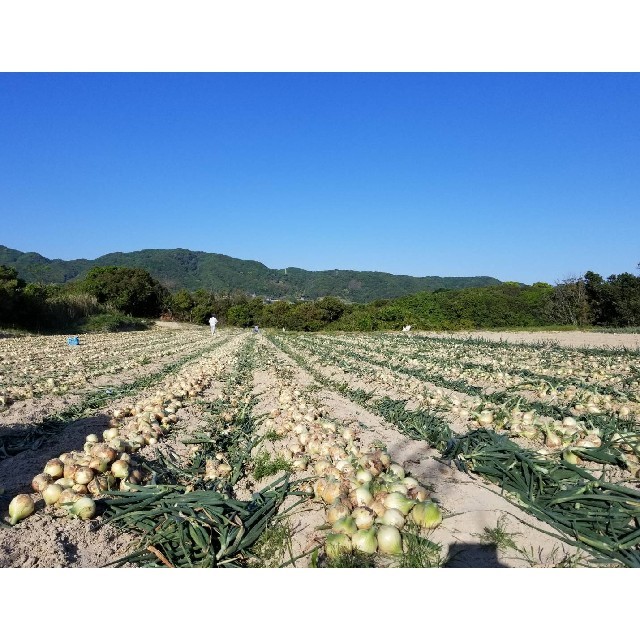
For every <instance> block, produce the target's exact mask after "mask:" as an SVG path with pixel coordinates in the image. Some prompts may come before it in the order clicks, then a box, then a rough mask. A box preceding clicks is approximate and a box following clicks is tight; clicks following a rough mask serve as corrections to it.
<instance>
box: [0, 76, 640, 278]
mask: <svg viewBox="0 0 640 640" xmlns="http://www.w3.org/2000/svg"><path fill="white" fill-rule="evenodd" d="M0 217H1V218H2V220H3V224H2V233H1V234H0V244H4V245H6V246H9V247H11V248H14V249H19V250H21V251H36V252H38V253H41V254H42V255H44V256H46V257H48V258H65V259H70V258H81V257H82V258H95V257H98V256H99V255H102V254H105V253H109V252H114V251H134V250H138V249H148V248H177V247H181V248H187V249H193V250H200V251H210V252H216V253H224V254H227V255H230V256H233V257H237V258H245V259H255V260H258V261H260V262H263V263H264V264H266V265H267V266H269V267H273V268H284V267H287V266H297V267H301V268H305V269H312V270H317V269H336V268H337V269H359V270H373V271H387V272H390V273H397V274H409V275H441V276H447V275H450V276H471V275H491V276H495V277H497V278H500V279H501V280H517V281H520V282H526V283H532V282H535V281H539V280H542V281H547V282H554V281H555V280H558V279H561V278H564V277H567V276H569V275H579V274H581V273H584V271H586V270H589V269H591V270H593V271H596V272H598V273H601V274H602V275H604V276H608V275H610V274H612V273H621V272H623V271H629V272H632V273H638V272H637V271H636V265H637V263H638V262H640V76H639V75H638V74H561V73H552V74H528V73H520V74H499V73H475V74H461V73H455V74H448V73H422V74H412V73H396V74H384V73H375V74H349V73H334V74H312V73H307V74H297V73H283V74H278V73H265V74H250V73H247V74H234V73H226V74H225V73H211V74H164V73H158V74H133V73H131V74H98V73H92V74H79V73H67V74H22V73H4V74H0Z"/></svg>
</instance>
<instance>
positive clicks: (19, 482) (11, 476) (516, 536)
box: [0, 333, 615, 568]
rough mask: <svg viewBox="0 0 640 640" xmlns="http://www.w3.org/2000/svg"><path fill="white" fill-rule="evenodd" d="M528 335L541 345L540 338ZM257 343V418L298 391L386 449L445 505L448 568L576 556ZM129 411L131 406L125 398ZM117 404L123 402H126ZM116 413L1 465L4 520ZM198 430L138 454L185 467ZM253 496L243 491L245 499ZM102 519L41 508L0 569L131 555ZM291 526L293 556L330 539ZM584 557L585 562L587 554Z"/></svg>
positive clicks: (317, 511)
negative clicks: (18, 498) (36, 480)
mask: <svg viewBox="0 0 640 640" xmlns="http://www.w3.org/2000/svg"><path fill="white" fill-rule="evenodd" d="M530 335H532V336H534V337H536V339H540V338H539V335H540V334H530ZM590 335H592V334H590ZM599 335H600V334H599ZM249 337H251V339H254V337H252V336H250V334H246V333H243V334H238V336H237V338H235V339H234V340H232V341H231V342H230V343H227V344H226V345H224V346H223V347H221V349H220V351H216V352H215V354H214V356H213V357H216V358H217V359H218V360H219V361H220V362H223V363H224V366H225V367H228V368H229V369H226V368H225V371H226V370H230V367H231V366H232V363H233V361H234V360H233V358H234V356H235V354H237V350H238V347H239V346H240V344H241V342H243V341H244V340H245V339H247V338H249ZM606 337H611V336H606ZM614 337H615V336H614ZM255 339H256V340H257V346H258V349H259V352H260V354H261V357H260V359H259V361H260V362H261V364H260V365H259V366H258V367H257V369H256V370H255V372H254V380H253V388H254V392H255V393H257V394H259V404H258V406H257V407H256V408H255V410H254V413H255V415H256V416H258V415H264V414H268V413H270V412H274V411H276V410H277V407H278V403H277V399H278V393H279V391H280V390H281V389H282V387H283V385H289V386H297V387H299V388H301V389H303V390H304V396H305V401H306V402H308V403H309V404H310V405H311V406H313V407H314V408H315V410H317V411H320V412H322V414H323V415H324V416H325V417H327V418H328V419H330V420H332V421H334V422H335V423H336V424H338V425H344V426H346V425H349V426H352V427H353V428H354V430H356V431H357V434H358V440H359V442H360V444H361V446H362V447H372V446H373V443H374V442H378V441H381V442H383V443H384V444H385V445H386V447H387V449H388V451H389V453H390V455H391V456H392V457H393V459H394V460H396V461H397V462H399V463H400V464H402V465H403V466H404V467H405V468H406V469H407V470H408V471H409V472H410V473H411V475H413V476H415V477H416V479H418V480H419V482H420V483H421V484H423V485H424V486H426V487H428V488H429V490H430V491H432V493H433V497H434V499H436V500H437V501H439V503H440V505H441V508H442V510H443V512H444V514H445V520H444V522H443V523H442V525H441V526H440V527H438V528H437V529H436V530H435V531H434V532H433V533H432V536H431V539H432V540H433V541H434V542H436V543H438V544H440V545H441V556H442V558H443V561H444V562H445V566H447V567H495V568H497V567H529V566H556V565H557V564H558V563H559V562H561V561H562V559H563V558H567V557H570V556H572V555H573V554H575V553H576V549H575V548H574V547H571V546H569V545H565V544H563V543H561V542H560V541H559V540H558V539H557V538H556V537H554V535H553V529H552V528H551V527H548V526H547V525H545V524H543V523H541V522H539V521H537V520H536V519H535V518H533V517H532V516H528V515H527V514H526V513H525V512H523V511H522V510H520V509H519V508H518V507H516V506H515V505H513V504H511V503H510V502H508V501H507V500H506V499H505V498H504V497H502V496H500V495H499V494H498V492H497V490H496V487H495V486H493V485H490V484H487V483H484V482H483V481H481V480H480V479H479V478H477V477H475V476H468V475H466V474H464V473H462V472H461V471H459V470H457V469H456V468H455V467H454V466H450V465H446V464H443V463H442V462H441V461H440V460H439V454H438V453H437V451H435V450H433V449H431V448H430V447H429V445H428V444H427V443H425V442H423V441H413V440H410V439H409V438H406V437H405V436H403V435H401V434H400V433H399V432H398V431H397V430H396V429H395V428H393V427H392V425H389V424H387V423H386V422H385V421H384V420H382V419H381V418H380V417H378V416H376V415H374V414H372V413H370V412H368V411H366V410H365V409H363V408H362V407H361V406H359V405H357V404H355V403H353V402H351V401H350V400H348V399H347V398H346V397H344V396H342V395H340V394H338V393H335V392H333V391H331V390H328V389H322V388H321V387H319V386H318V384H317V381H315V380H314V378H313V377H312V376H311V375H310V374H308V373H307V372H306V371H304V370H303V369H302V368H300V367H299V366H298V365H297V364H295V363H294V362H293V361H291V360H290V359H289V358H288V357H287V356H286V355H285V354H283V353H282V352H279V351H278V350H276V349H275V348H274V347H273V346H272V345H271V344H270V343H269V342H268V341H267V340H266V339H265V338H264V336H257V337H255ZM273 358H277V360H278V361H279V363H280V364H281V365H282V367H280V366H279V367H277V368H274V367H273V363H272V361H273ZM270 363H271V364H270ZM327 373H328V371H327ZM222 384H223V381H217V382H215V383H212V384H211V386H210V387H209V388H208V389H207V390H205V392H204V394H203V397H204V398H205V399H206V398H212V397H216V395H217V394H218V393H219V390H220V387H221V385H222ZM149 392H150V391H149V390H147V391H146V392H145V395H147V396H148V394H149ZM401 395H402V394H401ZM129 402H131V399H127V403H129ZM120 404H125V402H123V401H121V403H120ZM114 406H115V404H114ZM113 408H114V407H113V406H107V407H104V408H103V410H101V411H99V412H97V413H96V415H94V416H91V417H88V418H85V419H83V420H79V421H76V422H75V423H70V424H69V425H67V426H66V427H65V429H64V431H63V432H61V433H59V434H58V435H57V436H56V437H55V438H52V439H51V440H49V441H47V442H46V444H45V445H44V446H42V447H41V448H40V449H37V450H35V451H25V452H22V453H20V454H18V455H16V456H13V457H11V458H7V459H5V460H2V461H0V486H3V487H4V488H5V494H4V496H1V497H0V513H1V514H2V516H3V517H4V516H5V515H6V513H7V506H8V503H9V501H10V499H11V498H12V497H13V495H15V494H16V493H18V492H29V491H30V489H29V483H30V480H31V478H32V477H33V476H34V475H35V474H36V473H39V472H40V471H41V469H42V467H43V466H44V463H45V462H46V461H47V460H48V459H50V458H52V457H54V456H57V455H59V454H60V453H61V452H63V451H69V450H72V449H78V448H80V447H81V446H82V442H83V441H84V438H85V437H86V435H87V434H88V433H98V434H99V433H101V431H102V430H103V429H104V428H105V426H106V424H107V422H108V420H109V416H110V413H109V410H110V409H113ZM280 419H281V420H285V419H287V418H286V417H284V416H277V417H276V418H275V420H276V421H277V420H280ZM202 428H203V421H202V417H201V415H200V414H199V411H198V409H197V407H195V406H186V407H185V408H183V409H181V410H180V412H179V423H178V425H177V428H176V430H175V432H174V433H173V434H172V435H171V437H169V438H167V439H164V440H161V442H160V443H158V444H157V445H153V446H149V447H145V448H143V449H142V450H141V451H140V453H141V454H142V455H144V456H145V457H148V458H149V459H152V458H153V457H155V455H156V452H157V451H162V452H164V453H171V454H172V455H174V456H176V457H178V458H181V459H185V460H186V459H188V457H189V455H190V451H189V449H188V447H186V446H185V445H182V444H181V443H180V441H179V440H180V437H181V436H183V435H185V434H186V433H189V432H191V431H198V430H202ZM291 441H292V440H291ZM288 442H289V441H288V440H284V441H281V442H280V441H279V442H274V443H268V444H266V445H265V446H270V447H272V451H274V452H275V451H277V449H278V448H280V447H282V446H285V445H286V444H287V443H288ZM265 443H266V441H265ZM312 473H313V471H312V470H308V471H307V472H302V473H299V474H297V476H296V478H298V479H301V480H302V479H304V478H308V477H309V476H310V475H311V474H312ZM264 483H265V484H267V483H268V481H267V480H265V482H264ZM251 488H252V487H247V489H248V490H249V489H251ZM256 488H259V486H256ZM36 497H37V496H36ZM99 520H100V519H99V518H98V519H97V520H96V521H91V522H81V521H77V520H70V519H69V518H68V517H59V514H57V513H56V512H55V510H53V509H52V508H46V509H45V508H43V505H42V501H41V500H40V502H39V504H38V508H37V512H36V513H35V514H34V515H33V516H31V517H29V518H27V519H26V520H24V521H23V522H21V523H19V524H18V525H16V526H15V527H12V528H0V567H101V566H104V565H105V564H107V563H108V562H110V561H113V560H114V559H116V558H118V557H123V556H124V555H126V552H127V551H128V550H129V548H130V545H131V544H132V543H133V542H134V541H133V539H132V538H130V537H129V536H124V535H121V534H120V533H118V532H117V531H116V530H113V529H110V528H108V527H103V528H100V527H99V526H98V525H99ZM289 522H290V525H291V527H292V531H293V538H292V543H293V549H292V551H293V555H294V557H295V556H297V555H300V554H303V553H305V552H308V550H309V549H311V548H313V547H314V546H316V545H318V544H319V543H320V542H321V541H322V539H323V538H324V532H322V531H319V527H322V525H323V524H324V522H325V520H324V507H323V506H322V505H321V504H319V503H317V502H308V503H306V504H304V505H302V506H300V507H299V508H297V509H296V510H295V512H293V514H292V515H291V516H290V518H289ZM499 523H500V524H501V526H502V527H503V529H504V530H506V531H507V532H508V533H509V534H510V537H511V539H512V540H513V541H514V543H515V546H516V547H517V548H508V549H496V547H495V546H493V545H491V544H490V543H489V542H488V541H487V540H486V539H485V537H484V536H485V534H486V530H487V529H493V528H495V527H496V526H497V525H498V524H499ZM581 555H582V557H583V558H586V557H587V556H586V554H581ZM296 566H297V567H305V566H309V558H308V557H305V558H303V559H302V560H299V561H297V562H296Z"/></svg>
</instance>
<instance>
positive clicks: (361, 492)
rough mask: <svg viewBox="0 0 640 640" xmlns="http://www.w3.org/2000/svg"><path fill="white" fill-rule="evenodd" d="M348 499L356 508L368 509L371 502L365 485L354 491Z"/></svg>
mask: <svg viewBox="0 0 640 640" xmlns="http://www.w3.org/2000/svg"><path fill="white" fill-rule="evenodd" d="M349 497H350V498H351V502H353V504H354V506H356V507H368V506H369V505H370V504H371V503H372V502H373V496H372V495H371V491H369V487H368V486H367V485H366V484H363V485H362V486H360V487H358V488H357V489H354V490H353V491H352V492H351V494H350V495H349Z"/></svg>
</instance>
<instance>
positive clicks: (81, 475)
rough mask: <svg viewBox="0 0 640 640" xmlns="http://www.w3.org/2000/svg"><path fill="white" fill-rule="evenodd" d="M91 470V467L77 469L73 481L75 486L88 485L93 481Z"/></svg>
mask: <svg viewBox="0 0 640 640" xmlns="http://www.w3.org/2000/svg"><path fill="white" fill-rule="evenodd" d="M93 476H94V473H93V469H92V468H91V467H78V470H77V471H76V472H75V474H74V476H73V479H74V480H75V483H76V484H89V483H90V482H91V481H92V480H93Z"/></svg>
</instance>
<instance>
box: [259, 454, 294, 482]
mask: <svg viewBox="0 0 640 640" xmlns="http://www.w3.org/2000/svg"><path fill="white" fill-rule="evenodd" d="M292 470H293V469H292V467H291V463H290V462H288V461H287V460H285V459H284V458H280V457H279V456H276V457H275V458H271V456H270V455H269V453H268V452H267V451H262V452H261V453H259V454H258V455H257V456H256V457H255V459H254V467H253V477H254V478H255V480H256V482H259V481H260V480H262V479H263V478H267V477H269V476H272V475H275V474H276V473H278V472H279V471H284V472H286V473H291V471H292Z"/></svg>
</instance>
